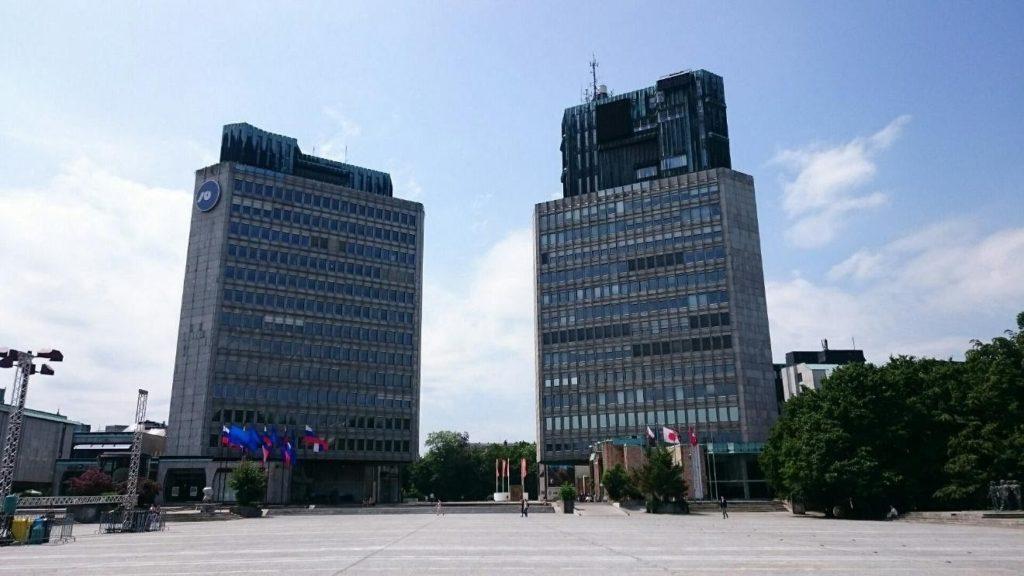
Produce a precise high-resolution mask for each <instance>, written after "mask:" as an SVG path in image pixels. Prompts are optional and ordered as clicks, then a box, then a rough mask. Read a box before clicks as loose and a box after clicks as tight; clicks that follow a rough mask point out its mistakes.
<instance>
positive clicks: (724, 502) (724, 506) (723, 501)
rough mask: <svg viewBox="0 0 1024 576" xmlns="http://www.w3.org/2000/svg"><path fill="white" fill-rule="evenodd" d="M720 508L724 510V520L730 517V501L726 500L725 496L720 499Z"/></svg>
mask: <svg viewBox="0 0 1024 576" xmlns="http://www.w3.org/2000/svg"><path fill="white" fill-rule="evenodd" d="M718 507H719V508H721V509H722V518H728V517H729V501H728V500H726V499H725V496H719V497H718Z"/></svg>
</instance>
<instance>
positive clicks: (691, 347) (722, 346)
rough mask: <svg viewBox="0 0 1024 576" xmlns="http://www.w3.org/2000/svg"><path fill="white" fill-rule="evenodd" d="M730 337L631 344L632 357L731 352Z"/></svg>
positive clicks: (725, 335) (727, 335)
mask: <svg viewBox="0 0 1024 576" xmlns="http://www.w3.org/2000/svg"><path fill="white" fill-rule="evenodd" d="M731 349H732V335H731V334H723V335H721V336H705V337H703V338H683V339H680V340H666V341H664V342H651V343H649V344H633V357H634V358H646V357H648V356H662V355H665V354H684V353H686V352H707V351H709V350H731Z"/></svg>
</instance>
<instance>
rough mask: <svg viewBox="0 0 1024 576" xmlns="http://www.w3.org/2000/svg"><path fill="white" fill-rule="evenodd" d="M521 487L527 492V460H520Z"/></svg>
mask: <svg viewBox="0 0 1024 576" xmlns="http://www.w3.org/2000/svg"><path fill="white" fill-rule="evenodd" d="M519 485H520V486H522V487H523V491H524V492H525V491H526V458H520V459H519Z"/></svg>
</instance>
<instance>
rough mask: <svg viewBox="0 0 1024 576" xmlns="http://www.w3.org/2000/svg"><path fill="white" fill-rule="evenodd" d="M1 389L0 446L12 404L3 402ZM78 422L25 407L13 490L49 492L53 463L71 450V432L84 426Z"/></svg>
mask: <svg viewBox="0 0 1024 576" xmlns="http://www.w3.org/2000/svg"><path fill="white" fill-rule="evenodd" d="M4 396H5V391H4V390H3V389H0V446H2V445H3V443H4V441H6V436H7V419H8V418H9V417H10V414H11V413H12V412H14V409H15V408H14V406H11V405H9V404H5V403H4ZM88 429H89V427H88V426H87V425H85V424H82V423H81V422H76V421H74V420H69V419H68V417H67V416H64V415H62V414H52V413H50V412H42V411H39V410H31V409H28V408H26V409H25V417H24V420H22V429H21V443H20V446H19V449H18V469H17V471H16V472H15V476H14V486H13V489H14V491H15V492H19V491H22V490H29V489H32V490H39V491H40V492H43V493H49V491H50V489H51V486H52V484H53V471H54V464H55V463H56V462H57V460H59V459H61V458H67V457H69V456H70V454H71V447H72V442H73V441H72V435H73V434H74V433H75V432H76V431H82V430H88Z"/></svg>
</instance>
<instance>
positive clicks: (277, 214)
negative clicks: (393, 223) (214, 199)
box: [231, 199, 416, 246]
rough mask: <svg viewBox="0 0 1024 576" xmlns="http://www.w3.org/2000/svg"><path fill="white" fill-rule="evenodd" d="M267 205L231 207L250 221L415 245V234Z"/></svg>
mask: <svg viewBox="0 0 1024 576" xmlns="http://www.w3.org/2000/svg"><path fill="white" fill-rule="evenodd" d="M268 206H270V205H269V204H264V203H263V202H260V201H259V200H255V201H249V200H240V199H235V200H234V201H233V202H232V204H231V211H232V212H234V213H235V214H241V215H242V216H247V217H249V218H259V219H265V220H276V221H278V222H284V223H286V224H295V225H298V226H306V227H310V228H318V229H320V230H324V231H326V232H335V233H338V234H348V235H349V236H362V237H364V238H369V239H371V240H384V241H387V242H394V243H396V244H408V245H410V246H414V245H415V244H416V235H415V234H410V233H408V232H402V231H400V230H392V229H390V228H380V227H378V226H370V225H369V224H359V223H358V222H349V221H347V220H335V219H334V218H328V217H326V216H319V215H316V214H310V213H309V212H299V211H296V210H288V209H286V208H273V207H268Z"/></svg>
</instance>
